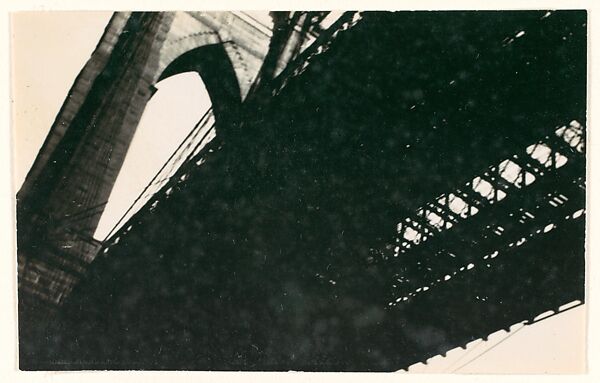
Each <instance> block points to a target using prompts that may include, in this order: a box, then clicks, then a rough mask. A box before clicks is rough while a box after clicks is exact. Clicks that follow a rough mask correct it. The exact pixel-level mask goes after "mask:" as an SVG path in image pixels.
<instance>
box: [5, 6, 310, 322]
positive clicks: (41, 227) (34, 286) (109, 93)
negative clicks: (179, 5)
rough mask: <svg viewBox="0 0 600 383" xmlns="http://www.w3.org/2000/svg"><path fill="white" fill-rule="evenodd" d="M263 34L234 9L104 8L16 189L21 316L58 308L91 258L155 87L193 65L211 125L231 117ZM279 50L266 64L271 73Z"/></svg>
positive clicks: (264, 49)
mask: <svg viewBox="0 0 600 383" xmlns="http://www.w3.org/2000/svg"><path fill="white" fill-rule="evenodd" d="M297 13H298V12H297ZM305 18H306V16H305ZM297 21H298V20H297ZM294 27H295V26H294ZM297 29H298V28H295V30H296V31H297ZM290 30H292V32H293V31H294V28H292V29H290ZM296 34H297V33H296ZM271 35H272V31H271V29H270V28H269V27H266V26H264V25H262V24H260V23H259V22H257V21H256V20H253V19H252V18H251V17H248V16H247V15H245V14H242V13H237V12H160V13H154V12H143V13H135V12H133V13H132V12H116V13H115V14H114V15H113V17H112V18H111V20H110V22H109V24H108V26H107V27H106V30H105V32H104V34H103V36H102V38H101V40H100V42H99V43H98V45H97V47H96V49H95V51H94V52H93V54H92V56H91V58H90V59H89V61H88V62H87V64H86V65H85V67H84V68H83V69H82V71H81V72H80V74H79V75H78V77H77V79H76V80H75V82H74V84H73V86H72V88H71V90H70V92H69V94H68V96H67V98H66V100H65V102H64V104H63V106H62V108H61V110H60V111H59V113H58V115H57V117H56V120H55V122H54V124H53V125H52V127H51V130H50V133H49V134H48V136H47V138H46V140H45V142H44V144H43V147H42V149H41V150H40V152H39V154H38V156H37V158H36V160H35V163H34V164H33V166H32V168H31V169H30V171H29V173H28V175H27V178H26V180H25V182H24V184H23V186H22V188H21V190H20V191H19V192H18V194H17V201H18V213H17V214H18V231H19V234H18V247H19V250H18V266H19V270H18V272H19V273H18V275H19V278H18V279H19V302H20V310H21V313H22V317H23V318H25V317H28V318H29V317H31V318H33V317H34V316H35V315H33V316H32V315H31V312H29V311H32V312H46V310H40V306H47V307H46V308H49V309H51V310H53V309H54V308H55V307H56V306H60V304H61V303H62V301H63V299H64V298H65V297H66V296H67V295H68V293H69V292H70V290H71V289H72V286H73V284H74V283H75V282H76V281H77V280H78V279H79V278H80V276H81V275H82V273H83V272H84V271H85V268H86V266H87V265H88V264H89V262H91V261H92V259H93V258H94V256H95V254H96V252H97V250H98V248H99V245H100V243H99V242H98V241H97V240H95V239H94V238H93V233H94V231H95V229H96V226H97V224H98V221H99V219H100V216H101V214H102V212H103V209H104V206H105V204H106V202H107V200H108V197H109V195H110V193H111V190H112V187H113V185H114V183H115V180H116V177H117V175H118V173H119V170H120V168H121V165H122V164H123V161H124V158H125V155H126V153H127V150H128V147H129V144H130V142H131V140H132V138H133V135H134V133H135V131H136V127H137V125H138V123H139V121H140V118H141V116H142V113H143V111H144V108H145V106H146V104H147V102H148V100H149V99H150V98H151V97H152V95H153V93H154V90H155V88H154V85H155V84H156V83H157V82H158V81H160V80H162V79H164V78H166V77H169V76H173V75H176V74H178V73H183V72H189V71H195V72H198V73H199V75H200V76H201V78H202V79H203V81H204V83H205V86H206V88H207V91H208V93H209V96H210V98H211V101H212V104H213V112H214V115H215V119H216V128H217V130H218V129H219V126H220V125H223V121H224V120H227V119H231V118H235V116H236V110H237V108H238V106H239V105H240V104H241V102H242V100H244V98H245V97H246V95H247V94H248V92H249V90H250V89H251V86H252V84H253V82H254V80H255V79H256V77H257V75H258V73H259V71H260V70H261V67H262V65H263V61H264V59H265V56H266V55H267V53H268V52H269V49H270V48H269V46H270V41H271ZM291 35H293V33H292V34H291ZM289 36H290V35H288V37H289ZM297 41H298V37H297V36H296V45H297ZM284 48H285V44H284ZM281 57H282V56H281V55H280V56H279V58H280V59H279V60H278V61H277V60H276V61H275V65H274V67H275V69H276V70H279V71H280V70H281V69H282V67H283V65H285V60H282V59H281ZM290 58H291V56H290V55H289V54H288V55H287V59H290ZM23 310H26V311H27V312H28V313H27V314H26V313H24V311H23ZM32 320H33V319H32Z"/></svg>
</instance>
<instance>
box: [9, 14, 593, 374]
mask: <svg viewBox="0 0 600 383" xmlns="http://www.w3.org/2000/svg"><path fill="white" fill-rule="evenodd" d="M326 16H327V12H293V13H285V12H284V13H273V21H274V25H273V28H272V30H269V31H265V30H263V28H262V27H260V26H257V25H253V24H252V23H251V22H249V21H248V20H246V19H244V18H241V17H240V16H239V15H237V16H236V14H232V13H204V12H175V13H147V12H143V13H116V14H115V15H114V17H113V18H112V20H111V22H110V23H109V25H108V27H107V29H106V31H105V34H104V36H103V38H102V40H101V42H100V43H99V45H98V47H97V49H96V51H95V52H94V54H93V56H92V58H91V59H90V61H89V62H88V64H87V65H86V67H85V68H84V69H83V71H82V72H81V74H80V76H79V77H78V79H77V80H76V82H75V84H74V86H73V89H72V90H71V92H70V95H69V97H68V98H67V101H66V102H65V104H64V105H63V108H62V109H61V111H60V113H59V115H58V117H57V119H56V122H55V124H54V125H53V127H52V129H51V132H50V134H49V136H48V138H47V140H46V142H45V143H44V146H43V147H42V149H41V151H40V154H39V155H38V157H37V159H36V162H35V163H34V165H33V167H32V169H31V171H30V172H29V174H28V177H27V179H26V181H25V183H24V185H23V187H22V189H21V190H20V191H19V193H18V195H17V199H18V229H19V233H18V246H19V249H18V256H19V313H20V337H21V342H20V363H21V368H24V369H81V368H100V369H106V368H109V369H131V368H134V369H137V368H141V369H217V370H240V369H241V370H289V369H294V370H300V369H301V370H364V371H391V370H398V369H401V368H406V367H407V366H409V365H411V364H413V363H416V362H419V361H424V360H426V359H427V358H428V357H431V356H434V355H438V354H444V353H445V352H447V351H448V350H450V349H453V348H455V347H459V346H462V347H464V346H465V345H466V344H467V343H468V342H470V341H472V340H474V339H478V338H484V339H485V338H486V337H487V335H489V334H491V333H493V332H495V331H497V330H499V329H507V330H508V329H510V327H511V325H513V324H515V323H519V322H523V321H526V322H529V323H531V322H533V321H534V320H535V319H534V318H536V317H537V316H538V315H539V314H541V313H544V312H546V311H548V310H552V311H556V312H558V311H560V307H561V306H563V305H565V304H568V303H571V302H573V301H579V302H583V301H584V275H585V273H584V266H585V259H584V253H585V252H584V243H585V125H586V22H587V17H586V13H585V12H584V11H557V12H546V11H527V12H399V13H393V12H390V13H388V12H365V13H357V12H346V13H344V14H343V15H342V16H341V17H340V18H339V19H338V20H337V21H336V22H334V23H333V24H332V25H330V26H328V27H327V28H325V26H324V25H323V24H322V21H323V19H324V18H325V17H326ZM187 71H195V72H198V73H199V74H200V75H201V77H202V79H203V80H204V82H205V84H206V88H207V90H208V92H209V94H210V97H211V101H212V104H213V107H212V110H211V111H209V112H207V114H206V115H205V116H204V117H203V119H202V120H201V121H200V122H199V123H198V125H197V127H196V128H195V129H194V130H193V131H192V132H190V135H189V136H188V138H187V139H186V141H184V143H183V144H182V146H181V147H180V148H179V149H178V151H176V153H174V155H173V156H172V157H171V159H170V160H169V161H170V162H168V164H166V166H165V167H164V168H163V169H161V170H160V171H159V173H158V174H157V177H156V178H155V180H153V181H152V182H151V185H149V188H148V189H147V190H146V191H145V193H144V195H142V196H140V197H139V198H138V199H136V201H135V203H134V206H135V208H133V209H132V211H131V212H132V213H135V214H133V215H131V217H130V218H128V219H127V220H126V222H120V223H119V225H117V226H116V227H115V230H114V231H113V232H112V233H111V235H110V236H109V238H107V239H106V240H105V241H97V240H95V239H93V238H92V235H93V233H94V230H95V228H96V226H97V224H98V220H99V216H100V214H101V212H102V210H103V207H104V205H105V203H106V201H107V199H108V196H109V194H110V191H111V189H112V186H113V184H114V182H115V179H116V177H117V174H118V172H119V169H120V167H121V164H122V162H123V159H124V157H125V154H126V152H127V148H128V146H129V142H130V141H131V138H132V136H133V133H134V132H135V127H136V126H137V124H138V122H139V119H140V117H141V113H142V112H143V109H144V106H145V104H146V102H147V101H148V100H149V98H150V97H151V95H152V92H153V90H152V89H153V84H155V83H156V82H157V81H159V80H161V79H164V78H166V77H169V76H172V75H175V74H178V73H182V72H187ZM211 132H212V134H213V135H214V138H213V139H212V140H210V141H209V140H208V139H207V137H208V135H209V133H211ZM167 165H168V166H167ZM121 223H122V224H121Z"/></svg>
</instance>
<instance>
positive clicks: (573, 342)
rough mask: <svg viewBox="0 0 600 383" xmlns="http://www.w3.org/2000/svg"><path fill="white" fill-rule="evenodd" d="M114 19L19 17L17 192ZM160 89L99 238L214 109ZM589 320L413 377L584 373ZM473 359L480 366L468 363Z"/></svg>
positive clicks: (186, 82)
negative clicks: (72, 89)
mask: <svg viewBox="0 0 600 383" xmlns="http://www.w3.org/2000/svg"><path fill="white" fill-rule="evenodd" d="M110 15H111V14H110V13H107V12H39V13H33V12H30V13H18V14H14V15H13V17H12V19H11V23H12V31H11V37H12V41H11V43H12V53H13V56H12V63H13V67H12V79H13V88H12V99H13V101H14V103H13V117H14V122H15V129H14V131H13V133H14V134H13V138H14V148H15V151H14V160H15V167H14V182H15V186H16V187H17V188H19V187H20V185H21V184H22V182H23V180H24V178H25V175H26V174H27V171H28V170H29V167H30V166H31V164H32V163H33V160H34V159H35V156H36V155H37V152H38V150H39V148H40V147H41V145H42V143H43V141H44V138H45V136H46V134H47V133H48V130H49V128H50V126H51V125H52V122H53V121H54V118H55V117H56V114H57V112H58V110H59V109H60V106H61V105H62V102H63V100H64V98H65V97H66V95H67V92H68V90H69V88H70V87H71V85H72V83H73V81H74V79H75V77H76V76H77V74H78V73H79V71H80V70H81V68H82V67H83V65H84V64H85V62H86V61H87V59H88V58H89V57H90V54H91V53H92V51H93V49H94V48H95V46H96V44H97V42H98V40H99V38H100V36H101V35H102V32H103V30H104V27H105V26H106V23H107V22H108V19H109V18H110ZM263 17H264V14H263ZM157 87H158V89H159V91H158V92H157V93H156V94H155V95H154V96H153V98H152V99H151V100H150V102H149V103H148V105H147V107H146V111H145V112H144V115H143V117H142V121H141V122H140V125H139V127H138V131H137V133H136V135H135V137H134V140H133V142H132V145H131V148H130V151H129V153H128V155H127V158H126V160H125V163H124V166H123V168H122V171H121V174H120V175H119V178H118V179H117V182H116V184H115V188H114V190H113V193H112V194H111V197H110V200H109V203H108V205H107V207H106V212H105V214H104V215H103V217H102V219H101V222H100V227H99V228H98V231H97V233H96V237H98V238H100V239H102V238H104V235H105V234H106V233H107V232H108V231H109V230H110V229H111V228H112V226H113V225H114V223H115V222H116V221H117V220H118V218H119V217H120V216H121V214H122V213H123V212H124V211H125V209H126V208H127V207H128V206H129V205H130V204H131V202H132V200H133V198H135V196H137V195H138V194H139V192H140V191H141V190H142V188H143V187H144V186H145V185H146V184H147V182H148V181H149V180H150V179H151V178H152V176H153V175H154V173H155V172H156V170H158V168H159V167H160V166H161V165H162V163H163V162H164V161H165V159H166V158H167V157H168V156H169V155H170V153H171V152H172V150H173V149H174V148H175V147H176V146H177V145H178V144H179V142H180V141H181V140H182V139H183V137H184V136H185V135H186V134H187V133H188V132H189V130H190V129H191V128H192V127H193V126H194V124H195V123H196V122H197V121H198V119H199V118H200V116H201V115H202V114H203V113H204V111H205V110H206V109H207V108H208V107H209V105H210V100H209V99H208V95H207V93H206V91H205V90H204V86H203V84H202V81H201V80H200V78H199V77H198V76H197V75H196V74H191V73H188V74H182V75H179V76H175V77H173V78H169V79H167V80H165V81H163V82H161V83H160V84H158V85H157ZM149 153H151V154H152V155H148V154H149ZM142 165H143V166H142ZM585 315H586V308H585V306H580V307H577V308H575V309H572V310H570V311H568V312H565V313H563V314H560V315H557V316H554V317H552V318H549V319H547V320H544V321H542V322H539V323H537V324H535V325H533V326H526V327H524V328H522V329H518V327H515V330H517V329H518V332H512V333H510V334H506V333H504V332H499V333H496V334H494V335H493V336H491V337H490V340H489V341H488V342H483V341H480V340H479V341H475V342H472V343H471V344H470V345H469V347H468V348H467V350H462V349H458V350H455V351H452V352H450V353H449V354H448V356H447V357H445V358H443V357H436V358H433V359H432V360H430V361H429V363H428V365H427V366H425V365H422V364H420V365H415V366H413V367H411V368H410V370H409V371H410V372H454V371H455V372H461V373H470V372H487V373H542V372H553V373H578V372H582V371H584V368H585ZM511 334H513V335H511ZM509 335H510V336H509ZM488 350H489V351H488ZM478 355H481V356H480V357H478ZM472 359H475V360H474V361H473V362H469V361H470V360H472ZM465 364H466V365H465ZM463 365H464V367H462V366H463Z"/></svg>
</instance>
